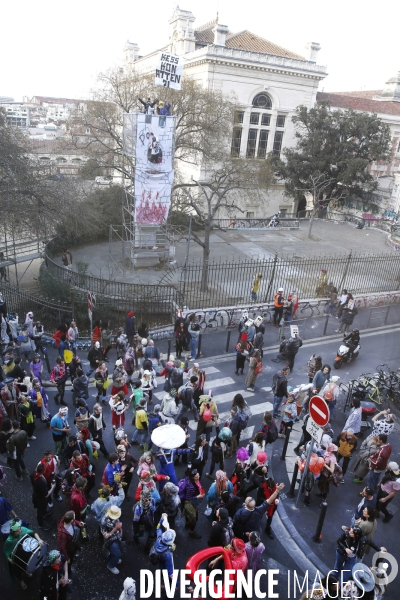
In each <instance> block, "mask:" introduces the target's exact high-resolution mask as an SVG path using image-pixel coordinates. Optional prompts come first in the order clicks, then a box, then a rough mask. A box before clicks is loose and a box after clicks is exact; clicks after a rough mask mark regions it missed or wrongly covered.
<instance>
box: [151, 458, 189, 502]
mask: <svg viewBox="0 0 400 600" xmlns="http://www.w3.org/2000/svg"><path fill="white" fill-rule="evenodd" d="M191 452H192V449H191V448H184V449H180V448H178V449H177V448H174V449H173V450H163V449H161V450H160V452H158V453H157V454H156V456H157V458H158V460H159V461H160V474H161V475H167V476H168V477H169V479H170V481H171V482H172V483H174V484H175V485H178V479H177V477H176V473H175V464H174V463H175V457H176V456H181V455H182V454H190V453H191ZM164 485H165V484H164V483H163V482H162V481H161V482H160V485H159V490H160V492H162V490H163V487H164Z"/></svg>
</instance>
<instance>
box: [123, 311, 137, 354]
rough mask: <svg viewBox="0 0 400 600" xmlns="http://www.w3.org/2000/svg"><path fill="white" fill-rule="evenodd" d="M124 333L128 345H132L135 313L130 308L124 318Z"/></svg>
mask: <svg viewBox="0 0 400 600" xmlns="http://www.w3.org/2000/svg"><path fill="white" fill-rule="evenodd" d="M125 334H126V336H127V338H128V342H129V345H130V346H133V336H134V335H135V313H134V312H133V310H130V311H129V312H128V314H127V315H126V319H125Z"/></svg>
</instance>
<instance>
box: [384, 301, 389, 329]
mask: <svg viewBox="0 0 400 600" xmlns="http://www.w3.org/2000/svg"><path fill="white" fill-rule="evenodd" d="M390 307H391V304H389V306H388V307H387V311H386V315H385V320H384V321H383V324H384V325H386V323H387V320H388V316H389V312H390Z"/></svg>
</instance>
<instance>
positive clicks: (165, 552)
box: [154, 521, 179, 586]
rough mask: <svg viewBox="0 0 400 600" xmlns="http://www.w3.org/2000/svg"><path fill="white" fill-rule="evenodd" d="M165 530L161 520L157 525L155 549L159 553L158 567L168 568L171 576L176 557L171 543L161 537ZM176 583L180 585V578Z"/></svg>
mask: <svg viewBox="0 0 400 600" xmlns="http://www.w3.org/2000/svg"><path fill="white" fill-rule="evenodd" d="M164 531H165V529H164V527H163V525H162V522H161V521H160V523H159V524H158V526H157V539H156V541H155V543H154V550H155V551H156V552H157V554H158V561H159V563H158V568H159V569H166V570H167V571H168V576H169V577H170V578H171V577H172V575H173V573H174V558H173V555H172V547H171V546H170V545H169V544H164V542H163V541H162V539H161V536H162V534H163V533H164ZM176 585H177V586H179V580H178V581H177V582H176Z"/></svg>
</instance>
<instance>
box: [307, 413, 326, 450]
mask: <svg viewBox="0 0 400 600" xmlns="http://www.w3.org/2000/svg"><path fill="white" fill-rule="evenodd" d="M306 430H307V431H308V433H309V434H310V435H311V437H312V438H313V439H314V440H315V441H316V442H318V444H319V443H320V442H321V440H322V435H323V433H324V430H323V429H322V427H319V425H317V424H316V423H315V421H313V420H312V418H311V417H310V418H309V419H308V420H307V425H306Z"/></svg>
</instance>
